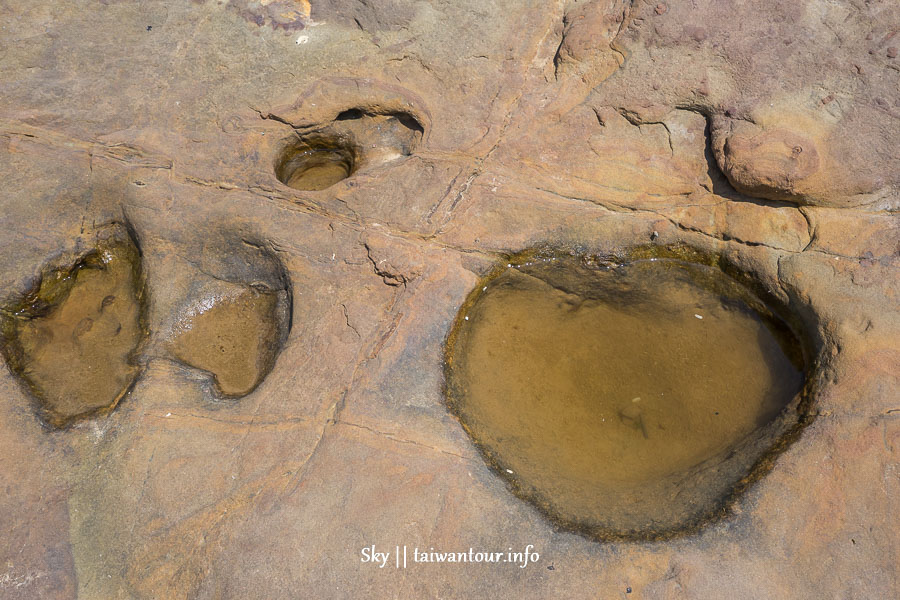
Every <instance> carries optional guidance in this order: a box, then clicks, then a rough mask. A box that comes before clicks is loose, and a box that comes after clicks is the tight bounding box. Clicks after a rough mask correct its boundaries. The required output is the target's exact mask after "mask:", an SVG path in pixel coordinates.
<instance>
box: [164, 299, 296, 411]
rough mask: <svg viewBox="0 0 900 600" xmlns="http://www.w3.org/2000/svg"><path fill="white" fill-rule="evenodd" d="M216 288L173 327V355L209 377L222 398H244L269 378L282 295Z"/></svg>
mask: <svg viewBox="0 0 900 600" xmlns="http://www.w3.org/2000/svg"><path fill="white" fill-rule="evenodd" d="M215 287H216V290H215V293H214V294H208V295H205V297H203V298H202V299H200V300H199V301H198V302H196V303H195V304H193V305H191V306H189V307H188V308H187V310H186V311H185V314H184V315H183V316H182V317H181V318H180V320H179V321H178V323H177V324H176V326H175V330H174V332H173V334H172V335H173V337H172V342H171V343H172V352H173V354H174V355H175V357H176V358H178V359H179V360H181V361H182V362H184V363H185V364H187V365H190V366H192V367H196V368H198V369H201V370H203V371H207V372H209V373H210V374H211V375H212V377H213V378H214V380H215V384H216V389H217V390H218V392H219V393H220V394H221V395H223V396H227V397H240V396H245V395H247V394H249V393H250V392H252V391H253V390H254V389H255V388H256V386H258V385H259V384H260V382H261V381H262V380H263V378H264V377H265V376H266V375H268V373H269V371H271V369H272V366H273V365H274V363H275V357H276V356H277V354H278V351H279V350H280V349H281V344H282V341H283V335H282V328H283V327H284V325H285V324H284V315H283V314H281V310H280V309H283V304H284V303H285V301H286V298H285V297H284V296H285V295H286V292H285V291H283V290H281V291H272V290H269V289H266V288H264V287H259V288H256V287H248V286H240V285H237V284H226V283H224V282H223V283H220V284H217V285H216V286H215Z"/></svg>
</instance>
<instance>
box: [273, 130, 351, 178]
mask: <svg viewBox="0 0 900 600" xmlns="http://www.w3.org/2000/svg"><path fill="white" fill-rule="evenodd" d="M355 168H356V156H355V152H354V149H353V148H352V146H350V145H349V144H346V143H343V142H342V141H341V140H339V139H337V138H335V139H326V138H322V139H314V140H308V141H303V142H299V143H297V144H293V145H291V146H288V147H287V148H286V149H285V150H284V151H283V153H282V155H281V158H280V159H279V161H278V163H277V164H276V166H275V175H276V176H277V177H278V180H279V181H281V182H282V183H283V184H285V185H286V186H288V187H292V188H294V189H297V190H304V191H319V190H324V189H325V188H328V187H331V186H332V185H334V184H335V183H337V182H339V181H342V180H344V179H346V178H347V177H349V176H350V175H351V174H352V173H353V171H354V170H355Z"/></svg>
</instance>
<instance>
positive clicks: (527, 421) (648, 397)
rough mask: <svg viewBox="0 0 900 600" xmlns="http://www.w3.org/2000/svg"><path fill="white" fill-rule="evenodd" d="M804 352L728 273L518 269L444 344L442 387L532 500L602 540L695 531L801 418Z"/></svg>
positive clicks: (628, 265) (686, 267) (648, 264)
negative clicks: (443, 379) (444, 370)
mask: <svg viewBox="0 0 900 600" xmlns="http://www.w3.org/2000/svg"><path fill="white" fill-rule="evenodd" d="M805 371H806V366H805V360H804V352H803V346H802V344H801V343H800V341H799V339H798V338H797V336H796V335H795V334H794V332H793V330H792V329H791V328H790V327H789V326H788V325H787V324H786V323H785V321H783V320H782V319H781V318H780V317H779V316H778V314H777V313H776V311H775V310H773V309H772V308H771V307H770V306H769V305H767V304H766V303H765V302H763V301H762V300H761V299H760V298H759V297H757V296H756V295H755V294H754V293H753V292H751V291H750V290H749V289H748V288H746V287H744V286H743V285H741V284H739V283H738V282H737V281H736V280H734V279H732V278H731V277H730V276H728V275H726V274H725V273H724V272H723V271H721V270H720V269H718V268H716V267H713V266H709V265H704V264H696V263H692V262H688V261H684V260H677V259H671V258H650V259H643V260H632V261H630V262H624V263H619V262H614V261H610V260H598V259H596V258H587V257H578V256H572V255H560V254H557V255H546V256H541V257H538V258H534V257H533V255H532V257H531V258H527V259H522V260H521V261H516V260H513V261H512V262H510V263H509V265H506V264H504V267H503V268H501V269H499V270H498V271H496V272H495V273H493V274H491V275H490V276H489V277H488V278H487V279H485V280H484V281H483V282H481V283H480V284H479V286H478V287H477V288H476V289H475V291H473V292H472V294H471V295H470V297H469V299H468V300H467V301H466V303H465V305H464V306H463V308H462V310H461V311H460V314H459V317H458V318H457V321H456V324H455V325H454V328H453V331H452V332H451V335H450V338H449V340H448V346H447V353H446V392H447V401H448V405H449V408H450V409H451V411H452V412H454V413H455V414H456V416H457V417H458V418H459V419H460V421H461V423H462V424H463V426H464V427H465V429H466V431H467V432H468V433H469V434H470V435H471V437H472V438H473V439H474V441H475V442H476V444H477V445H478V447H479V448H480V450H481V451H482V453H483V455H484V456H485V458H486V460H487V461H488V462H489V463H490V464H491V465H492V466H493V467H494V468H495V469H496V470H497V472H498V473H500V474H501V475H502V476H503V477H504V478H506V479H507V480H508V481H509V482H510V484H511V486H512V488H513V490H514V491H515V492H516V493H517V495H519V496H520V497H522V498H525V499H527V500H529V501H531V502H533V503H534V504H535V505H537V506H538V507H539V508H540V509H541V510H542V511H543V512H544V513H545V514H547V515H548V516H549V517H550V518H551V519H552V520H554V521H555V522H557V523H558V524H560V525H561V526H563V527H565V528H568V529H572V530H576V531H580V532H582V533H585V534H588V535H590V536H592V537H594V538H596V539H660V538H666V537H671V536H673V535H677V534H679V533H682V532H687V531H692V530H695V529H697V528H698V527H699V526H701V525H702V524H704V523H706V522H707V521H709V520H710V519H712V518H715V517H716V516H719V515H722V514H723V513H724V510H723V509H724V508H725V507H726V506H727V505H728V502H729V500H730V499H733V498H734V497H736V495H737V494H738V493H740V491H742V489H744V488H745V487H746V486H747V484H748V483H749V482H751V481H753V480H754V479H756V478H758V477H759V476H760V475H761V474H762V473H764V472H765V471H766V469H767V467H768V465H769V464H771V459H772V457H773V456H774V455H775V453H776V452H777V451H779V450H780V449H781V448H783V447H784V446H786V443H785V442H786V441H787V440H788V439H790V438H791V435H792V433H793V432H796V431H798V430H799V428H800V426H801V424H802V423H805V422H806V418H805V413H806V412H807V411H808V407H807V404H808V403H807V402H806V401H805V398H806V394H804V393H803V388H804V380H805Z"/></svg>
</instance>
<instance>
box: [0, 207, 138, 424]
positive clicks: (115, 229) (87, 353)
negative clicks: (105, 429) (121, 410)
mask: <svg viewBox="0 0 900 600" xmlns="http://www.w3.org/2000/svg"><path fill="white" fill-rule="evenodd" d="M143 306H144V290H143V280H142V274H141V258H140V251H139V249H138V247H137V244H136V243H135V239H134V237H133V236H132V235H130V232H129V231H128V229H127V228H126V227H124V226H121V225H117V224H113V225H111V226H109V227H108V228H106V229H104V230H103V231H102V232H101V234H100V235H99V236H98V239H97V242H96V245H95V246H94V247H93V248H92V249H90V250H89V251H87V252H86V253H84V254H82V255H81V256H80V257H78V258H77V259H76V260H75V261H74V262H73V263H72V264H70V265H68V266H64V267H60V266H55V267H48V268H46V269H44V271H43V273H42V274H41V277H40V280H39V281H38V283H37V284H36V285H35V286H34V287H33V288H32V289H31V290H30V291H29V292H27V293H26V294H25V295H24V296H23V297H22V298H20V299H19V300H17V301H14V302H13V303H11V304H10V305H8V306H7V307H5V308H4V314H3V354H4V356H5V357H6V360H7V363H8V364H9V366H10V368H11V369H12V371H13V372H14V373H15V374H16V375H17V376H18V377H20V378H21V379H22V381H23V382H24V383H25V384H26V386H27V388H28V389H29V390H30V392H31V394H32V395H33V397H34V398H35V400H36V405H37V407H38V412H39V414H40V415H41V417H42V418H43V419H44V421H45V422H47V423H49V424H50V425H52V426H54V427H62V426H65V425H67V424H69V423H70V422H72V421H74V420H75V419H78V418H81V417H86V416H89V415H93V414H97V413H102V412H105V411H109V410H111V409H112V408H114V407H115V406H116V404H117V403H118V402H119V400H120V399H121V398H122V396H123V395H124V394H125V393H126V392H127V391H128V389H129V388H130V386H131V385H132V383H133V382H134V380H135V378H136V377H137V375H138V372H139V367H138V365H137V364H136V361H135V357H136V354H137V349H138V346H139V344H140V342H141V340H142V339H143V338H144V336H145V335H146V327H145V325H144V319H143V311H144V309H143Z"/></svg>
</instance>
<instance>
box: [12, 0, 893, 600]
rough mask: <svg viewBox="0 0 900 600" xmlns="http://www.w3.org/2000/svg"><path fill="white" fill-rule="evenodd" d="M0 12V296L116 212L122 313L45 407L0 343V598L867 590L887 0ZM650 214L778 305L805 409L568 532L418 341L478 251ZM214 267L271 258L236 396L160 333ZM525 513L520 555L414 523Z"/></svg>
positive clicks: (319, 4) (889, 203) (880, 570)
mask: <svg viewBox="0 0 900 600" xmlns="http://www.w3.org/2000/svg"><path fill="white" fill-rule="evenodd" d="M738 4H739V6H738ZM0 16H2V19H0V156H2V160H0V174H2V180H3V182H4V185H3V186H2V190H0V207H2V212H0V214H2V217H0V224H2V225H0V227H2V228H0V283H2V287H0V289H2V290H3V295H4V296H3V298H0V300H3V301H4V302H6V301H9V300H10V299H12V298H14V297H16V296H17V295H21V294H22V293H24V292H25V291H26V290H27V289H28V288H29V286H31V285H33V283H34V280H35V277H36V276H38V275H39V274H40V273H41V272H42V270H45V269H46V268H47V266H48V265H51V266H52V265H54V264H60V263H65V262H66V261H67V260H70V259H71V257H72V256H75V255H77V254H78V253H79V252H82V251H83V250H84V248H86V247H89V246H90V244H91V243H92V242H91V240H93V239H94V236H95V234H96V231H97V230H98V228H100V227H102V226H103V225H104V224H107V223H110V222H124V223H127V224H128V225H129V227H131V228H132V229H133V231H134V232H135V235H136V236H137V239H138V241H139V243H140V250H141V253H142V269H143V276H144V278H145V280H146V281H145V286H146V287H145V291H146V307H145V310H146V314H145V318H146V324H147V330H148V335H147V337H146V339H145V340H144V341H143V342H142V344H141V346H140V349H139V351H138V353H137V359H136V360H137V361H138V363H139V365H140V367H141V369H142V370H141V373H140V375H139V376H138V377H137V379H136V381H135V383H134V385H133V387H132V388H130V390H129V391H128V393H127V394H126V395H125V396H124V397H123V398H122V399H121V400H120V401H119V402H118V405H117V406H115V408H114V410H109V411H108V412H106V413H105V414H101V415H94V416H92V417H90V418H86V419H82V420H80V421H78V422H76V423H75V424H73V425H71V426H69V427H67V428H63V429H54V428H49V427H46V426H45V425H44V424H42V422H41V421H40V420H39V418H38V417H37V416H36V413H35V410H34V405H33V400H32V399H31V398H29V394H28V392H27V391H26V389H25V388H24V387H23V386H22V385H21V383H20V382H19V381H18V380H17V379H16V378H15V377H14V375H13V374H12V373H11V372H10V371H9V370H6V369H4V370H3V373H2V375H0V417H2V418H0V522H2V523H3V524H4V531H3V535H0V597H2V598H10V599H19V598H22V599H26V598H27V599H29V600H30V599H36V598H54V599H55V598H74V597H78V598H84V599H104V600H106V599H116V598H146V599H151V598H152V599H162V598H188V599H201V598H210V599H211V598H269V599H275V598H298V597H311V598H361V597H372V598H481V597H494V598H618V597H621V598H673V599H675V598H700V599H702V598H720V597H721V598H734V599H744V598H747V599H751V598H752V599H757V598H893V597H897V596H900V581H898V577H900V574H898V571H900V569H898V560H900V558H898V557H900V533H898V522H900V521H898V519H900V466H898V457H900V394H898V392H897V390H898V389H900V341H898V340H900V316H898V310H897V309H898V306H900V278H898V273H900V230H898V216H897V211H898V210H900V158H898V154H897V150H896V149H897V145H898V142H900V58H898V50H897V49H898V47H900V8H898V5H897V4H896V3H895V2H891V1H889V0H883V1H873V2H861V1H856V0H835V1H828V2H826V1H825V0H800V1H797V2H790V3H776V2H767V1H764V0H751V1H748V2H741V3H733V2H724V1H718V2H716V1H712V0H699V1H697V2H686V1H685V2H646V1H644V0H634V1H633V2H627V1H623V0H594V1H581V2H578V1H575V0H569V1H561V2H552V3H545V2H516V1H512V0H506V1H498V2H483V1H474V0H465V1H457V2H449V1H442V0H436V1H433V2H426V1H421V2H400V1H399V0H379V1H373V2H363V1H359V0H308V1H307V0H268V1H267V0H228V1H224V0H223V1H217V0H196V1H194V2H178V3H173V2H161V1H155V0H144V1H141V2H137V1H130V0H101V1H100V2H95V1H87V0H80V1H74V2H73V1H68V2H60V1H48V2H40V3H3V5H2V6H0ZM348 111H349V112H348ZM386 116H393V117H395V118H396V119H399V120H400V122H401V123H405V125H404V127H406V129H403V128H402V127H399V126H397V127H396V128H395V129H390V131H388V130H387V129H385V128H381V129H379V128H378V127H377V126H375V125H373V123H376V121H377V122H378V123H381V122H382V121H383V120H384V117H386ZM365 119H370V121H366V120H365ZM392 127H393V125H392ZM342 128H343V129H342ZM348 128H349V129H348ZM338 130H340V131H345V132H349V133H346V135H348V136H351V137H352V136H355V137H353V139H354V140H357V141H358V142H359V144H358V147H357V149H356V151H357V152H358V157H357V158H358V164H357V163H354V172H353V174H352V176H351V177H349V178H347V179H344V180H342V181H340V182H338V183H337V184H335V185H333V186H331V187H328V188H327V189H324V190H322V191H300V190H296V189H292V188H291V187H288V186H286V185H284V184H283V183H282V182H281V181H279V179H278V177H276V173H275V171H276V165H277V164H278V161H279V160H280V159H281V156H282V155H281V152H282V151H283V149H284V148H285V147H287V146H290V145H291V144H295V143H296V142H297V140H298V139H300V138H304V136H307V138H308V136H309V135H311V134H314V133H316V132H319V133H321V132H323V131H324V132H326V133H327V132H329V131H331V132H334V131H338ZM385 131H388V133H385ZM379 132H381V133H379ZM391 132H393V133H391ZM382 134H383V135H382ZM651 241H652V242H653V243H655V244H660V245H668V244H678V243H681V244H688V245H690V246H693V247H696V248H699V249H702V250H705V251H708V252H714V253H717V254H719V255H721V256H722V258H723V260H725V261H727V262H728V263H729V264H730V265H733V266H734V267H735V268H737V269H740V270H741V271H743V272H745V273H747V274H749V275H751V276H752V277H754V278H755V279H756V280H757V281H759V282H761V283H762V284H763V285H764V286H766V287H767V288H768V289H769V291H770V292H771V293H772V294H774V295H775V296H776V297H777V298H779V299H780V300H781V301H782V302H784V303H786V304H788V305H789V306H790V307H791V308H792V310H794V311H795V312H796V314H797V315H799V317H800V318H802V320H803V322H804V323H805V326H806V327H807V329H808V330H809V331H810V332H811V335H812V339H813V342H814V345H815V351H816V360H815V367H814V370H813V373H812V374H811V375H810V377H811V378H812V380H813V382H814V384H815V388H816V392H815V394H816V396H815V397H816V411H817V415H818V416H817V417H816V419H815V420H814V422H813V423H812V424H811V425H810V426H809V427H807V428H806V429H805V430H804V432H803V434H802V436H801V437H800V439H799V440H797V441H796V442H795V443H794V444H793V445H792V446H791V447H790V448H789V449H788V450H787V451H786V452H785V453H784V454H782V455H781V456H780V457H779V459H778V461H777V463H776V464H775V466H774V468H773V470H772V471H771V472H770V473H769V474H768V475H767V476H766V477H765V478H763V479H762V480H761V481H759V482H758V483H757V484H755V485H754V486H753V487H752V488H751V489H750V490H749V492H748V493H747V494H746V495H744V496H743V497H742V499H741V500H740V501H739V502H738V504H737V505H736V506H735V507H734V508H733V510H732V511H731V513H730V514H729V515H728V516H727V518H725V519H723V520H721V521H719V522H717V523H715V524H713V525H711V526H709V527H707V528H705V529H704V530H702V531H701V532H700V533H699V534H696V535H692V536H689V537H683V538H680V539H677V540H673V541H667V542H652V543H651V542H647V543H633V542H632V543H625V542H621V543H599V542H595V541H592V540H590V539H587V538H585V537H582V536H580V535H577V534H573V533H567V532H564V531H559V530H557V529H556V528H554V526H552V525H551V524H550V523H549V522H547V521H546V520H545V519H544V518H543V517H542V516H541V515H540V514H539V513H538V512H537V511H536V510H535V509H534V508H533V507H531V506H530V505H528V504H527V503H525V502H522V501H520V500H518V499H517V498H516V497H515V496H513V495H512V494H511V493H510V491H509V490H508V489H507V487H506V485H505V484H504V482H503V481H502V480H501V479H500V478H499V477H497V476H496V475H495V474H494V473H492V472H491V471H490V470H489V469H488V467H487V466H486V465H485V463H484V461H483V460H482V459H481V456H480V455H479V454H478V452H477V451H476V450H475V448H474V447H473V445H472V443H471V442H470V440H469V439H468V437H467V436H466V434H465V432H464V431H463V430H462V428H461V427H460V425H459V423H458V422H457V421H456V420H455V419H454V418H453V417H452V416H451V415H450V414H449V413H448V412H447V410H446V408H445V406H444V402H443V397H442V391H441V385H442V377H443V372H442V362H441V361H442V355H443V345H444V340H445V339H446V336H447V333H448V331H449V328H450V326H451V324H452V322H453V320H454V318H455V316H456V313H457V311H458V309H459V307H460V305H461V304H462V302H463V300H464V299H465V297H466V295H467V294H468V293H469V291H470V290H471V289H472V288H473V286H474V285H475V284H476V282H477V281H478V280H479V278H480V276H481V275H483V274H484V273H485V272H486V271H487V270H488V269H489V268H490V267H491V266H492V265H494V264H496V263H497V262H498V261H500V260H502V257H503V256H504V255H505V254H507V253H513V252H518V251H520V250H523V249H526V248H528V247H531V246H535V245H540V244H549V245H552V246H557V247H561V248H578V249H580V250H582V251H585V252H596V253H613V252H619V251H622V250H624V249H627V248H629V247H633V246H636V245H641V244H646V243H650V242H651ZM273 282H274V283H273ZM235 285H238V286H242V287H241V290H243V291H240V292H234V293H235V294H239V293H241V294H245V295H246V294H250V292H247V291H246V290H250V289H253V290H259V289H261V288H260V287H259V286H263V288H265V290H270V291H265V290H264V292H256V293H265V294H276V293H278V294H282V295H283V292H284V291H285V290H288V291H289V292H290V294H291V311H290V323H289V325H287V326H285V328H284V330H285V331H286V330H287V329H288V328H289V333H287V334H286V335H285V336H284V338H285V339H284V343H283V345H282V347H281V348H280V353H278V355H277V358H276V359H274V364H268V363H267V362H266V361H267V360H268V359H267V358H266V355H265V348H263V347H262V346H259V348H261V349H260V350H259V353H260V356H261V358H259V360H258V361H256V362H254V363H253V364H250V365H249V366H246V367H245V368H246V369H247V374H246V375H245V376H244V380H246V381H247V382H250V383H255V382H256V380H257V379H258V378H261V383H259V385H258V386H256V387H255V389H253V391H252V392H250V393H248V394H246V395H243V396H241V397H237V398H235V397H223V396H222V395H221V394H220V393H219V392H220V391H221V385H220V386H219V387H217V385H216V382H215V381H214V380H213V378H212V377H211V375H210V373H209V372H208V371H205V370H203V368H198V367H197V365H200V366H201V367H202V365H206V364H216V365H219V364H222V363H221V362H214V363H209V362H208V361H203V360H198V361H194V366H190V365H189V364H186V363H185V362H182V361H180V360H178V357H177V356H176V354H175V353H173V348H175V347H178V342H177V335H178V332H179V323H183V322H184V318H185V315H186V314H188V313H190V311H191V310H194V308H192V307H196V306H197V305H198V303H202V302H203V301H204V299H205V298H211V297H214V296H215V294H220V293H224V292H222V291H221V290H222V289H224V287H228V286H232V287H233V286H235ZM253 286H256V287H253ZM229 289H231V288H229ZM271 290H276V291H271ZM229 293H231V292H229ZM241 297H243V296H241ZM266 297H268V296H266ZM278 297H279V298H281V296H278ZM278 301H279V302H281V301H282V300H278ZM272 302H274V300H273V301H272ZM268 306H269V308H267V309H266V310H268V311H270V312H272V311H275V310H276V309H275V308H272V306H274V305H273V304H271V302H270V304H269V305H268ZM247 310H251V309H247ZM278 310H282V309H278ZM254 314H255V313H254ZM267 314H268V313H267ZM279 314H281V313H279ZM229 318H230V319H231V321H233V322H236V323H238V322H253V321H252V319H251V321H246V320H245V319H244V318H243V317H238V316H231V317H229ZM248 318H249V317H248ZM253 318H258V315H257V316H256V317H253ZM204 335H206V334H204ZM210 335H211V334H210ZM278 335H280V334H278V333H277V332H276V333H270V334H269V337H277V336H278ZM237 337H240V336H237ZM234 343H237V342H234ZM254 348H257V346H254ZM183 354H184V353H183ZM191 356H193V355H191ZM244 380H242V385H245V387H252V386H249V385H247V384H246V383H245V382H244ZM219 383H221V381H220V382H219ZM236 389H240V388H239V386H238V387H237V388H236ZM372 545H375V547H376V551H378V552H384V551H388V552H391V556H390V559H389V560H388V561H387V563H386V566H385V567H384V568H379V567H378V565H377V564H372V563H371V562H363V561H362V558H363V554H362V550H363V549H364V548H367V547H368V548H371V546H372ZM529 545H531V547H532V551H534V552H537V553H539V559H538V560H537V561H536V562H532V563H530V564H528V565H527V566H525V567H524V568H520V566H519V565H518V564H509V563H507V564H454V565H451V564H426V563H415V562H413V559H412V552H413V550H414V549H415V548H418V549H419V551H422V550H429V549H431V548H434V549H435V550H436V551H444V552H446V551H462V552H468V550H469V548H473V549H474V550H475V551H476V552H477V551H483V552H507V551H508V549H510V548H511V549H512V551H515V552H522V551H524V550H525V548H526V547H527V546H529ZM403 546H406V547H407V548H408V552H409V563H408V566H407V568H406V569H403V568H397V567H396V563H395V559H396V556H395V555H394V552H395V549H396V548H397V547H400V550H401V552H402V548H403ZM401 567H402V563H401Z"/></svg>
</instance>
